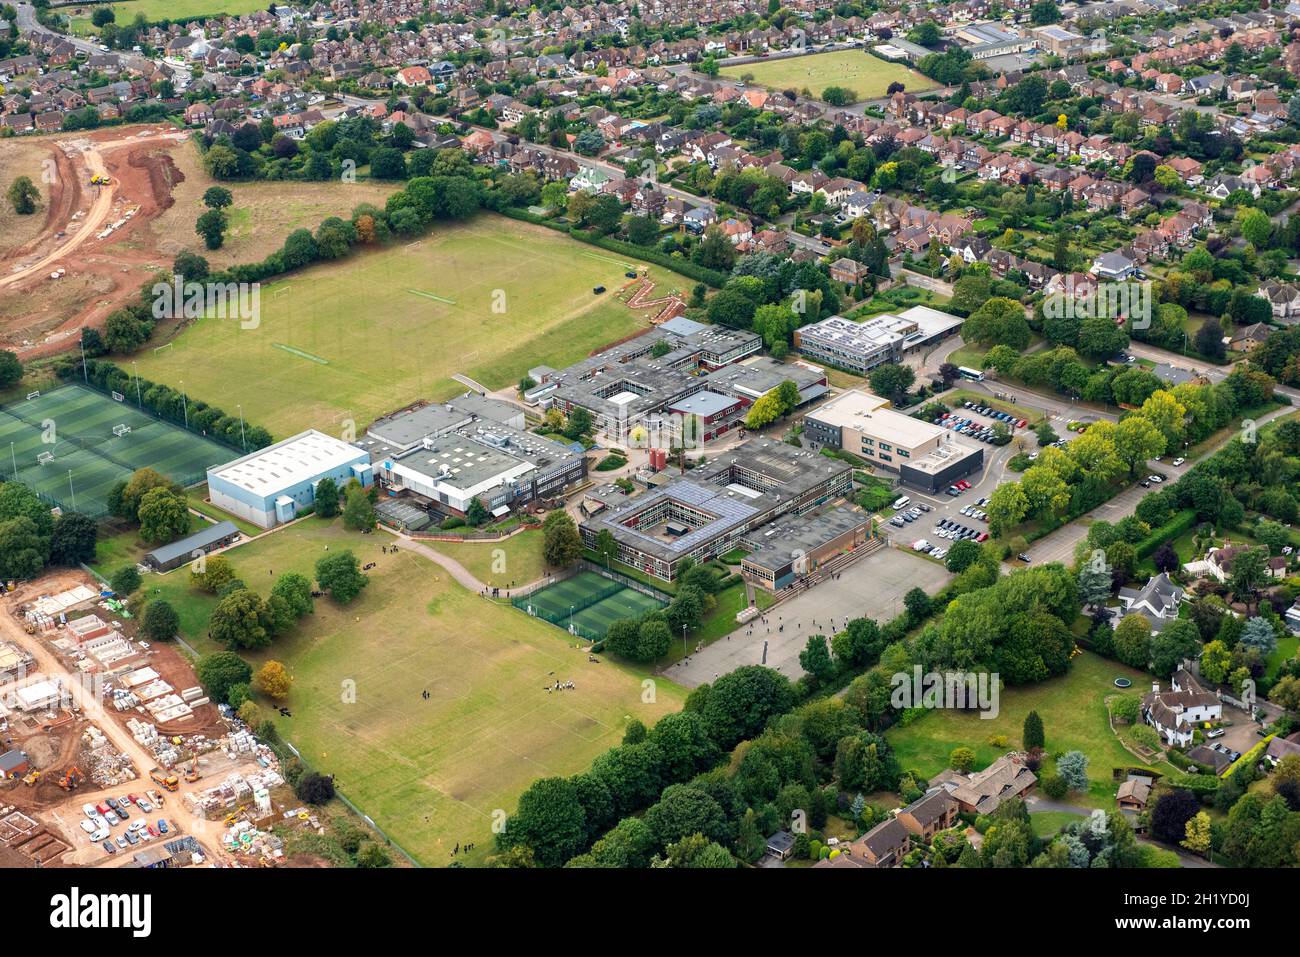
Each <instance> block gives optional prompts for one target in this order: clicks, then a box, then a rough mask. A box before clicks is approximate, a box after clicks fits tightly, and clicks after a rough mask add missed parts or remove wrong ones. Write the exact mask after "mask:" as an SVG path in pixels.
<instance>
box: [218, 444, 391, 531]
mask: <svg viewBox="0 0 1300 957" xmlns="http://www.w3.org/2000/svg"><path fill="white" fill-rule="evenodd" d="M323 478H331V479H333V480H334V481H335V483H336V484H337V485H338V486H339V488H340V489H341V488H342V487H343V486H344V485H345V484H347V483H348V482H349V481H351V480H352V479H357V480H358V481H359V482H360V483H361V484H362V485H369V484H370V483H371V481H372V480H373V471H372V469H371V465H370V454H369V453H368V452H366V451H364V450H362V449H359V448H357V447H356V446H355V445H351V444H349V443H347V442H344V441H342V440H341V439H336V438H334V437H333V436H329V435H326V434H325V433H323V432H317V431H316V430H315V429H309V430H307V431H306V432H300V433H299V434H298V435H295V436H293V437H292V438H288V439H283V440H281V441H279V442H276V443H275V444H274V445H268V446H267V447H266V448H264V449H259V450H258V451H256V452H252V453H250V454H249V455H245V456H244V457H243V458H238V459H235V460H234V461H233V462H227V463H226V464H225V465H222V466H219V467H217V468H213V469H208V497H209V498H210V499H211V501H212V504H213V505H216V506H217V507H218V508H222V509H225V510H226V511H227V512H230V513H231V514H232V515H238V516H239V517H240V518H243V519H247V520H248V521H250V522H252V523H253V524H254V525H258V526H260V527H262V528H273V527H275V526H276V525H279V524H281V523H283V522H289V521H292V520H293V519H294V518H295V517H296V516H297V514H298V512H299V511H301V510H302V509H305V508H307V507H308V506H311V505H313V504H315V502H316V486H317V484H319V482H320V480H321V479H323Z"/></svg>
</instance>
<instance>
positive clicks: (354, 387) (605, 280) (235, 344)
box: [139, 213, 691, 437]
mask: <svg viewBox="0 0 1300 957" xmlns="http://www.w3.org/2000/svg"><path fill="white" fill-rule="evenodd" d="M634 265H639V264H637V263H635V262H633V261H631V260H627V259H626V258H624V257H622V256H620V255H618V254H616V253H611V252H608V251H606V250H603V249H600V248H598V247H594V246H589V245H587V244H585V243H580V242H578V241H577V240H574V239H571V238H569V237H568V236H566V235H564V234H562V233H558V232H556V231H555V230H551V229H547V228H545V227H542V226H535V225H533V224H531V223H522V222H517V221H515V220H512V219H507V218H505V217H503V216H496V215H492V214H487V213H484V214H481V215H479V216H478V217H476V218H475V219H473V220H472V221H470V222H467V223H460V224H452V225H439V226H438V227H437V228H436V229H435V230H434V231H433V232H432V233H431V234H429V235H428V236H426V237H425V238H423V239H421V240H417V241H415V242H412V243H408V244H395V245H393V246H390V247H388V248H386V249H383V250H377V251H374V252H366V253H358V254H355V255H353V256H352V257H350V258H348V259H346V260H344V261H341V262H337V263H327V264H318V265H315V266H312V267H310V268H308V269H306V270H304V271H302V272H298V273H294V274H292V275H290V276H288V277H286V278H285V279H284V280H281V281H278V282H274V283H270V284H268V285H266V286H264V287H263V288H262V290H261V318H260V322H259V324H258V325H257V328H254V329H243V328H240V324H239V323H235V322H224V321H221V320H212V319H205V320H199V321H197V322H195V323H193V324H191V325H190V326H189V327H188V328H186V329H185V330H183V331H182V332H181V333H180V334H179V335H177V336H176V338H175V339H173V340H172V341H171V342H169V343H166V344H164V345H162V346H160V347H159V348H157V349H156V350H154V351H146V352H144V353H142V354H141V356H140V358H139V372H140V374H141V375H142V376H146V377H148V378H150V379H153V380H154V381H156V382H166V383H169V384H173V385H174V384H175V383H176V382H178V381H180V380H182V379H183V380H184V382H185V385H186V388H187V389H188V390H189V391H191V392H192V393H193V394H194V395H196V396H200V397H202V398H203V399H204V400H205V401H208V402H212V403H215V404H218V405H221V406H224V407H226V408H233V407H234V406H235V405H236V404H239V405H242V406H243V409H244V415H245V416H246V417H247V419H248V420H249V421H250V422H255V423H257V424H258V425H261V426H264V427H265V428H267V429H269V430H270V431H271V432H272V433H273V434H274V435H276V436H277V437H283V436H286V435H292V434H294V433H296V432H299V431H301V430H303V429H306V428H318V429H320V430H321V431H324V432H328V433H330V434H338V433H339V432H340V429H341V428H343V427H344V426H345V425H346V424H347V422H348V421H349V420H351V422H353V423H355V425H356V427H357V428H361V427H364V425H366V424H367V423H369V422H370V421H373V420H374V419H375V418H376V417H378V416H379V415H381V414H383V413H385V412H389V411H392V410H394V409H398V408H402V407H404V406H407V405H409V404H410V403H411V402H413V401H415V400H417V399H421V398H423V399H434V400H445V399H448V398H450V397H452V396H453V395H455V394H457V393H458V392H462V391H464V388H465V387H464V386H462V385H460V384H459V383H457V382H455V381H453V380H452V378H451V376H452V375H453V374H455V373H463V374H465V375H468V376H470V377H471V378H473V379H474V380H475V381H476V382H479V383H482V384H483V385H485V386H486V387H488V388H489V389H499V388H502V387H505V386H508V385H511V384H513V383H516V382H518V381H519V380H520V379H521V378H523V376H524V375H525V374H526V373H527V372H528V370H529V369H531V368H533V367H534V366H537V365H542V364H545V365H551V366H555V367H561V366H564V365H568V364H571V363H573V362H575V361H577V360H578V359H581V358H582V357H584V356H586V355H588V354H590V353H591V352H592V351H593V350H595V349H598V348H601V347H602V346H605V345H608V344H609V343H612V342H615V341H617V340H619V339H622V338H624V337H626V336H628V335H630V334H632V333H635V332H636V331H638V330H639V329H643V328H647V327H648V320H649V318H650V315H651V314H652V313H653V312H654V311H655V310H654V309H651V310H642V312H641V313H638V312H636V311H634V310H632V309H629V308H628V307H627V306H626V305H624V304H623V303H622V302H620V301H618V299H617V298H616V295H617V293H618V290H619V288H620V287H621V286H622V285H623V284H624V283H626V282H628V281H629V280H628V279H627V278H626V277H625V275H624V273H626V272H627V271H629V270H630V269H631V268H632V267H633V266H634ZM649 275H650V278H651V279H653V280H655V281H656V290H655V292H656V296H658V295H662V294H666V293H667V292H669V291H670V290H674V289H676V290H680V291H685V290H687V289H689V288H690V285H691V283H690V281H689V280H687V279H685V278H684V277H682V276H679V275H677V274H675V273H672V272H670V271H668V270H665V269H659V268H658V267H654V266H651V267H650V268H649ZM599 286H604V287H605V290H606V291H605V292H603V293H595V292H593V290H594V289H595V288H596V287H599Z"/></svg>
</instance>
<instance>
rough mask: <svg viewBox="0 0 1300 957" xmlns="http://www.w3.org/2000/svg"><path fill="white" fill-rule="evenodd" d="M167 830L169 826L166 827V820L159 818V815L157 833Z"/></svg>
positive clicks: (164, 832) (163, 832)
mask: <svg viewBox="0 0 1300 957" xmlns="http://www.w3.org/2000/svg"><path fill="white" fill-rule="evenodd" d="M168 830H169V828H168V827H167V821H166V819H164V818H161V817H160V818H158V833H159V834H166V833H167V831H168Z"/></svg>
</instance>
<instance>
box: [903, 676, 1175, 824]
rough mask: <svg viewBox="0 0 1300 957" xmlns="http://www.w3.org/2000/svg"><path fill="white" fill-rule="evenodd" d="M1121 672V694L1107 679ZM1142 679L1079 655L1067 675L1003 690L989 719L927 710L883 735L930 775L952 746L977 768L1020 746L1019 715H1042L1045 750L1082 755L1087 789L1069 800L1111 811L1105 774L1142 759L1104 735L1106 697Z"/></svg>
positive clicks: (907, 763)
mask: <svg viewBox="0 0 1300 957" xmlns="http://www.w3.org/2000/svg"><path fill="white" fill-rule="evenodd" d="M1121 675H1122V676H1124V677H1126V678H1129V679H1130V680H1131V681H1132V682H1133V687H1132V688H1130V689H1129V690H1128V691H1120V689H1118V688H1116V687H1115V685H1114V684H1113V682H1114V680H1115V679H1116V678H1118V677H1120V676H1121ZM1149 682H1150V676H1149V675H1146V674H1145V673H1144V672H1140V671H1135V670H1134V669H1132V668H1127V667H1125V666H1124V665H1121V664H1119V663H1118V662H1115V661H1108V660H1106V659H1105V658H1101V657H1098V656H1097V655H1094V654H1092V653H1091V652H1084V653H1083V654H1081V655H1079V656H1078V657H1076V658H1075V659H1074V663H1073V665H1072V666H1071V668H1070V671H1069V673H1068V674H1066V675H1063V676H1062V677H1060V678H1053V679H1052V680H1050V681H1044V682H1041V683H1039V684H1036V685H1029V686H1027V687H1019V688H1003V689H1002V694H1001V700H1000V702H999V704H1000V708H999V713H998V716H997V717H996V718H992V719H990V720H984V719H982V718H980V717H979V715H978V714H976V713H974V712H969V713H965V712H959V711H933V712H931V713H930V714H927V715H925V716H924V717H922V718H921V719H920V720H918V721H915V722H913V723H912V724H910V725H907V726H906V727H900V728H893V729H891V730H890V731H889V732H887V734H886V737H887V738H888V739H889V742H890V743H891V744H892V745H893V746H894V750H895V751H896V752H897V753H898V760H899V763H900V764H901V765H902V766H903V767H904V768H916V769H918V770H919V771H920V772H921V773H922V774H924V775H925V776H927V777H932V776H934V775H936V774H938V773H939V772H940V771H942V770H943V769H944V768H946V767H948V756H949V755H950V754H951V753H952V751H953V749H954V748H960V747H967V748H971V749H972V750H973V751H974V752H975V759H976V760H975V767H976V768H977V769H978V768H984V767H987V766H988V765H990V764H992V763H993V761H994V760H995V759H996V758H997V757H999V756H1000V755H1002V754H1005V753H1006V752H1007V751H1011V750H1015V749H1017V748H1019V747H1020V746H1021V740H1020V739H1021V730H1022V728H1023V725H1024V721H1025V715H1027V714H1028V713H1029V712H1030V711H1037V712H1038V716H1039V717H1040V718H1042V719H1043V729H1044V731H1045V732H1046V737H1047V747H1046V751H1047V753H1048V754H1049V755H1051V754H1056V753H1059V752H1065V751H1082V752H1083V753H1084V754H1086V755H1088V778H1089V781H1090V783H1091V787H1090V788H1089V790H1088V792H1087V793H1086V794H1071V795H1069V796H1068V798H1067V799H1066V800H1067V801H1068V803H1071V804H1079V805H1082V806H1087V807H1100V808H1113V807H1114V805H1115V789H1116V788H1117V787H1118V784H1117V783H1116V782H1115V781H1113V780H1112V779H1111V769H1112V768H1123V767H1140V766H1141V762H1140V761H1138V759H1137V758H1136V757H1134V756H1133V755H1132V754H1130V753H1129V752H1128V751H1126V750H1125V749H1124V747H1123V746H1122V745H1121V744H1120V743H1119V740H1118V739H1117V738H1116V737H1115V735H1114V734H1113V733H1112V732H1111V730H1110V723H1109V721H1108V719H1107V713H1106V699H1107V698H1108V697H1110V696H1112V695H1120V694H1129V695H1134V696H1137V695H1139V694H1140V691H1141V689H1143V688H1148V687H1150V684H1149ZM997 735H1005V736H1006V738H1007V744H1006V746H1005V747H997V746H994V745H993V744H991V743H990V742H989V739H990V738H991V737H994V736H997ZM1049 766H1050V762H1049Z"/></svg>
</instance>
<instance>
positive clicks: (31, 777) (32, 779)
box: [23, 771, 41, 787]
mask: <svg viewBox="0 0 1300 957" xmlns="http://www.w3.org/2000/svg"><path fill="white" fill-rule="evenodd" d="M40 779H41V772H40V771H32V772H31V773H30V774H28V775H27V776H26V777H24V778H23V784H26V785H27V786H28V787H32V786H33V785H34V784H36V782H37V781H39V780H40Z"/></svg>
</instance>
